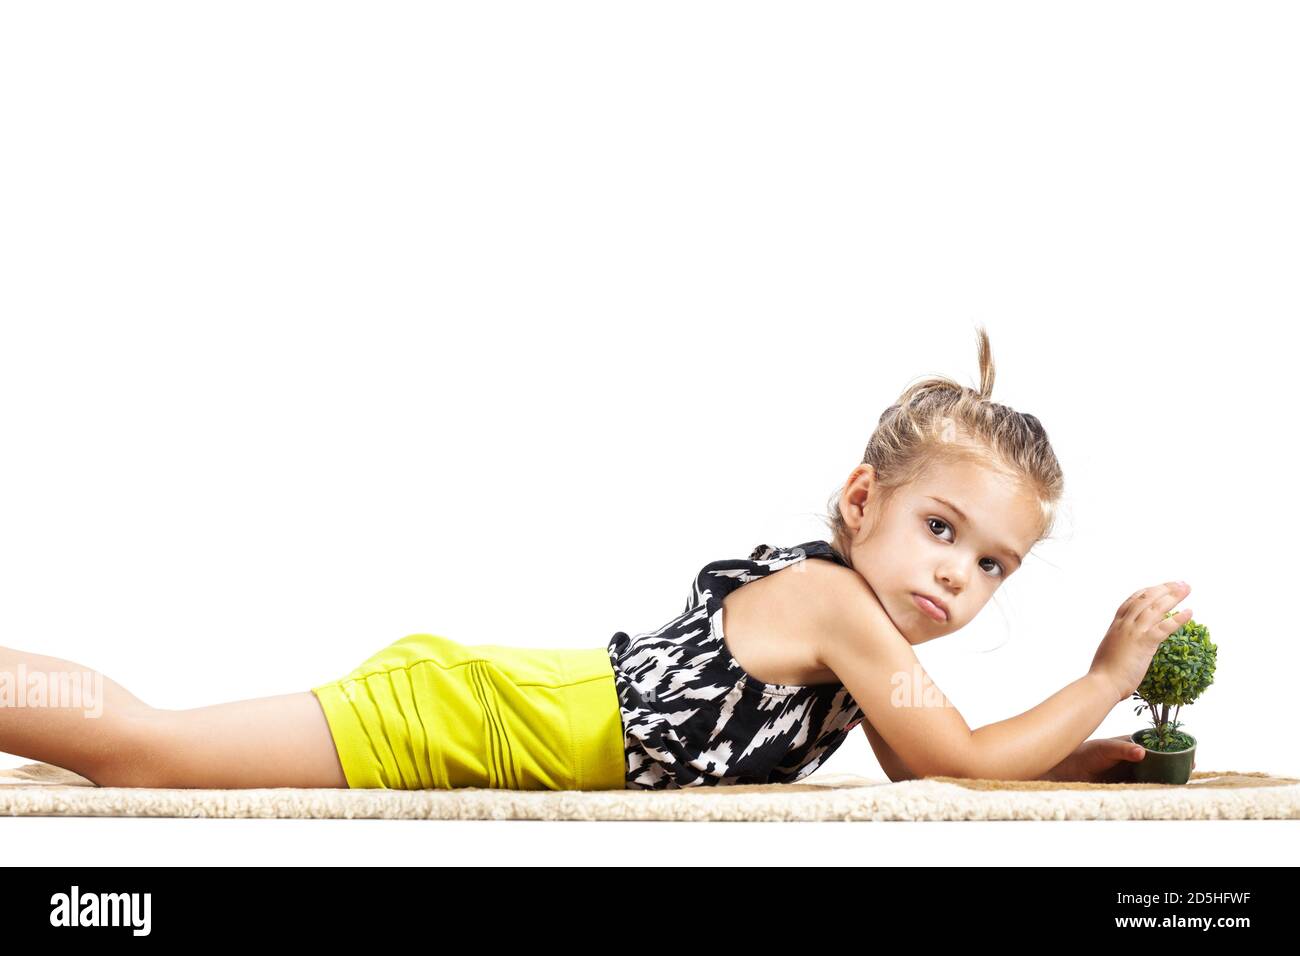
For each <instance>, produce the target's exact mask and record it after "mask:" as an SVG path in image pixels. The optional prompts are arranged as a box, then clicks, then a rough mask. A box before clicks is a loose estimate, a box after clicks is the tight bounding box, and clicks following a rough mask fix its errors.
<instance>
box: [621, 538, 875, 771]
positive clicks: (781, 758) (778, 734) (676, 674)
mask: <svg viewBox="0 0 1300 956" xmlns="http://www.w3.org/2000/svg"><path fill="white" fill-rule="evenodd" d="M807 558H824V559H828V560H831V561H835V562H837V563H839V564H844V565H845V566H846V567H847V566H848V565H847V564H846V563H845V561H844V560H843V558H841V557H840V556H839V554H837V553H836V552H835V550H834V549H833V548H832V547H831V546H830V545H829V544H828V543H827V542H825V541H809V542H806V543H804V544H801V545H798V546H797V547H793V548H774V547H769V546H768V545H765V544H761V545H759V546H758V547H757V548H755V549H754V551H753V553H752V554H751V555H750V556H749V558H748V559H747V560H745V559H739V558H737V559H724V560H721V561H714V562H712V563H711V564H706V565H705V566H704V568H703V569H702V570H701V571H700V573H699V574H698V575H697V576H696V578H695V580H694V582H693V583H692V586H691V595H690V597H689V598H688V599H687V602H686V610H685V611H684V612H683V613H682V614H681V615H679V616H678V617H676V618H674V619H673V620H671V621H669V622H668V623H667V624H665V625H664V626H663V627H660V628H658V629H657V630H653V631H647V632H646V633H644V634H638V635H636V636H635V637H629V636H628V635H627V634H626V633H624V632H623V631H619V632H618V633H617V634H615V635H614V636H613V638H611V639H610V642H609V658H610V662H611V663H612V664H613V665H614V680H615V686H616V687H617V688H618V697H619V704H620V707H621V709H622V713H623V746H624V751H625V756H626V759H627V780H626V788H627V789H632V790H666V789H676V788H679V787H698V786H717V785H720V784H744V783H789V782H792V781H795V780H799V779H800V778H802V777H806V776H808V775H809V774H810V773H812V772H813V771H814V770H816V769H817V768H818V767H820V766H821V765H822V764H823V763H824V762H825V761H826V759H827V758H829V757H830V755H831V754H833V753H834V752H835V751H836V749H838V747H839V746H840V744H842V743H843V742H844V740H845V738H846V737H847V736H848V734H849V732H850V731H851V730H853V728H854V727H856V726H857V725H858V724H859V723H861V721H862V717H863V712H862V709H861V708H859V707H858V705H857V702H856V701H855V700H854V699H853V697H852V696H851V695H850V694H849V692H848V689H847V688H846V687H845V686H844V685H843V684H840V683H836V684H809V685H806V686H800V685H795V684H768V683H765V682H763V681H760V680H758V679H757V678H756V677H754V676H753V675H751V674H749V673H747V672H746V671H745V670H744V668H742V667H741V666H740V664H739V662H737V661H736V659H735V658H733V657H732V656H731V652H730V651H729V650H728V648H727V644H726V641H725V640H724V639H723V634H722V599H723V598H724V597H726V596H727V595H728V594H730V593H731V592H732V591H734V590H736V588H739V587H742V586H743V585H745V584H748V583H749V582H751V581H757V580H758V579H759V578H762V577H765V576H767V575H769V574H772V573H773V572H775V571H779V570H781V569H782V568H785V567H789V566H790V565H792V564H795V563H796V562H799V561H803V560H805V559H807Z"/></svg>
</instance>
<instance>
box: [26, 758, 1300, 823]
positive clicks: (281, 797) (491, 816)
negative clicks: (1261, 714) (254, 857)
mask: <svg viewBox="0 0 1300 956" xmlns="http://www.w3.org/2000/svg"><path fill="white" fill-rule="evenodd" d="M0 815H4V816H80V817H295V818H308V819H328V818H342V819H366V818H371V819H374V818H384V819H408V820H770V821H790V820H800V821H804V820H808V821H816V820H1297V819H1300V780H1297V779H1294V778H1291V777H1276V776H1272V775H1270V774H1267V773H1258V772H1252V773H1237V772H1235V771H1226V772H1213V771H1208V770H1203V771H1193V772H1192V779H1191V780H1190V781H1189V782H1188V783H1186V784H1184V785H1182V786H1169V785H1164V784H1152V783H1108V784H1090V783H1048V782H1045V781H1039V780H1032V781H1019V780H968V779H961V778H957V777H927V778H926V779H924V780H906V781H902V782H900V783H889V782H887V781H881V780H873V779H870V778H867V777H859V776H854V775H852V774H825V773H821V774H814V775H813V776H812V777H809V778H808V779H807V780H804V781H802V782H800V783H790V784H772V785H763V786H732V787H698V788H690V789H683V790H657V791H651V790H604V791H589V792H582V791H577V790H568V791H548V790H530V791H520V790H486V789H478V788H472V789H461V790H299V789H294V788H288V787H284V788H275V789H262V790H187V789H179V790H175V789H172V790H155V789H142V788H130V787H97V786H95V785H94V784H93V783H91V782H90V781H89V780H87V779H86V778H85V777H81V776H78V775H77V774H75V773H72V772H71V771H68V770H63V769H61V768H59V767H55V766H52V765H51V764H46V763H31V764H25V765H23V766H21V767H15V768H13V769H9V770H0Z"/></svg>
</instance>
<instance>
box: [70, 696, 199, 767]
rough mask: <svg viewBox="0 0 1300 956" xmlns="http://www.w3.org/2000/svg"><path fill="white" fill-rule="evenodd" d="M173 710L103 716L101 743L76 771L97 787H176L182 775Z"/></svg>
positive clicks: (133, 711)
mask: <svg viewBox="0 0 1300 956" xmlns="http://www.w3.org/2000/svg"><path fill="white" fill-rule="evenodd" d="M172 713H173V712H171V711H166V710H156V709H154V708H152V707H145V708H138V709H136V710H132V711H127V712H122V711H119V712H117V713H115V714H113V715H112V716H111V717H109V716H108V715H107V714H106V715H105V719H107V720H111V721H112V725H111V726H110V727H108V728H105V729H104V732H103V733H101V734H100V742H101V746H100V747H99V748H97V749H96V751H95V752H93V753H91V754H90V755H89V756H88V760H87V763H88V766H87V768H86V770H85V771H81V770H79V771H77V772H78V773H81V775H82V776H84V777H86V778H87V779H88V780H90V781H91V782H93V783H95V784H96V785H97V786H100V787H176V786H184V784H183V783H180V782H178V778H179V777H180V775H181V767H182V761H181V759H180V757H181V756H182V755H181V754H179V752H178V748H177V741H176V734H175V726H174V721H173V720H172V718H171V715H172Z"/></svg>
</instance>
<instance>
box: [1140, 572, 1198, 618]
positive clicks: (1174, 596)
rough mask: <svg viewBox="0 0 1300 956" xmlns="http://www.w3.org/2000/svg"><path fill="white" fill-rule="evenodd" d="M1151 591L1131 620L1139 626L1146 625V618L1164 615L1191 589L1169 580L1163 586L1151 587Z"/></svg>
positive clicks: (1189, 592)
mask: <svg viewBox="0 0 1300 956" xmlns="http://www.w3.org/2000/svg"><path fill="white" fill-rule="evenodd" d="M1151 592H1152V593H1150V594H1149V596H1148V597H1147V598H1146V599H1145V600H1144V601H1143V602H1142V604H1141V606H1140V608H1139V610H1138V612H1137V614H1135V615H1134V618H1133V621H1134V623H1135V624H1137V625H1138V626H1139V627H1144V626H1145V625H1146V623H1147V621H1146V620H1145V619H1146V618H1149V617H1152V616H1155V615H1159V616H1160V617H1164V615H1165V612H1166V611H1168V610H1169V609H1170V608H1172V607H1173V606H1174V605H1175V604H1177V603H1178V602H1179V601H1181V600H1183V598H1185V597H1187V595H1189V594H1191V593H1192V589H1191V588H1190V587H1188V586H1187V585H1185V584H1183V583H1182V582H1181V581H1171V582H1169V583H1168V584H1166V585H1165V586H1164V587H1163V588H1159V589H1156V588H1152V589H1151Z"/></svg>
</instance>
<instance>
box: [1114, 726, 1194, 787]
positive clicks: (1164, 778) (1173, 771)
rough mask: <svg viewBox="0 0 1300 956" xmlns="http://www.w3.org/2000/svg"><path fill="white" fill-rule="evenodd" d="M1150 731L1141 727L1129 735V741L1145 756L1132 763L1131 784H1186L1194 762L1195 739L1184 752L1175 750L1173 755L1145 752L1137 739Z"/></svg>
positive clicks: (1157, 751) (1152, 751)
mask: <svg viewBox="0 0 1300 956" xmlns="http://www.w3.org/2000/svg"><path fill="white" fill-rule="evenodd" d="M1148 730H1150V728H1149V727H1143V728H1142V729H1141V730H1136V731H1134V732H1133V733H1131V734H1129V738H1128V739H1129V740H1131V741H1133V743H1135V744H1137V745H1138V746H1140V747H1142V749H1143V750H1146V756H1144V757H1143V758H1142V759H1141V760H1137V761H1134V762H1133V764H1132V767H1133V782H1134V783H1186V782H1187V781H1188V780H1190V779H1191V778H1192V763H1193V762H1194V761H1195V760H1196V738H1195V737H1192V735H1191V734H1188V735H1187V736H1188V737H1191V738H1192V745H1191V746H1190V747H1188V748H1187V749H1186V750H1177V751H1175V752H1173V753H1163V752H1161V751H1159V750H1147V748H1146V747H1145V746H1142V741H1140V740H1138V737H1139V736H1141V735H1142V734H1144V733H1146V732H1147V731H1148Z"/></svg>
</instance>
